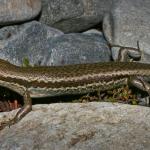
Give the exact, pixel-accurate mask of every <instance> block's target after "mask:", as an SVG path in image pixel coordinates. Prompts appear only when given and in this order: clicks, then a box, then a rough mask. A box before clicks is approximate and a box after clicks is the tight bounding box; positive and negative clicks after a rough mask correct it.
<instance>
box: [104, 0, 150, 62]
mask: <svg viewBox="0 0 150 150" xmlns="http://www.w3.org/2000/svg"><path fill="white" fill-rule="evenodd" d="M149 14H150V1H149V0H123V1H122V0H115V1H114V3H113V6H112V8H111V11H110V13H109V14H107V15H105V17H104V22H103V30H104V34H105V37H106V39H107V40H108V41H109V43H111V44H116V45H121V46H128V47H135V48H137V41H139V45H140V49H141V51H142V58H141V61H142V62H150V59H149V57H150V42H149V41H150V32H149V31H150V26H149V24H150V15H149ZM117 49H118V48H114V49H113V57H114V58H116V56H117V54H116V53H117Z"/></svg>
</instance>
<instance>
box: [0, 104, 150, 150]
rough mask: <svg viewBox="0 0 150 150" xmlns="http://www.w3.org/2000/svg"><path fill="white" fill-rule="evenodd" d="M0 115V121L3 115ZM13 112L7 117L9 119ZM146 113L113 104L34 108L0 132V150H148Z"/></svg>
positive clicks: (148, 115) (149, 136)
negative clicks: (17, 121)
mask: <svg viewBox="0 0 150 150" xmlns="http://www.w3.org/2000/svg"><path fill="white" fill-rule="evenodd" d="M4 114H5V115H8V113H2V114H0V121H1V119H2V116H3V115H4ZM12 114H13V115H14V114H15V112H14V111H13V112H11V113H9V117H11V116H12ZM149 139H150V109H149V108H146V107H139V106H131V105H123V104H117V103H114V104H112V103H97V102H93V103H72V104H69V103H68V104H50V105H37V106H34V107H33V111H32V112H30V113H29V114H28V115H27V116H25V118H23V119H22V120H21V121H20V122H19V123H17V124H15V125H13V126H11V127H10V128H9V127H7V128H5V129H3V130H1V131H0V149H2V150H3V149H29V148H30V149H49V150H58V149H59V150H68V149H70V150H100V149H102V150H112V149H114V150H129V149H130V150H135V149H136V150H141V149H143V150H149V148H150V140H149Z"/></svg>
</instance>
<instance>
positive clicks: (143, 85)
mask: <svg viewBox="0 0 150 150" xmlns="http://www.w3.org/2000/svg"><path fill="white" fill-rule="evenodd" d="M129 82H130V83H131V84H132V85H134V86H135V87H137V88H138V89H140V90H142V91H145V92H147V93H148V95H149V97H150V84H149V83H148V82H146V81H145V80H144V78H143V77H135V78H132V79H130V81H129ZM148 105H150V99H149V102H148Z"/></svg>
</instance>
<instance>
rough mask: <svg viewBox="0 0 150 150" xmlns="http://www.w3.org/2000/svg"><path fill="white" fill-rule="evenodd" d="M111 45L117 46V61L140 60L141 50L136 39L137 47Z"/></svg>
mask: <svg viewBox="0 0 150 150" xmlns="http://www.w3.org/2000/svg"><path fill="white" fill-rule="evenodd" d="M110 46H111V48H112V47H119V48H120V49H119V53H118V59H117V61H119V62H129V61H132V60H140V59H141V55H142V52H141V50H140V47H139V41H137V48H134V47H125V46H120V45H111V44H110Z"/></svg>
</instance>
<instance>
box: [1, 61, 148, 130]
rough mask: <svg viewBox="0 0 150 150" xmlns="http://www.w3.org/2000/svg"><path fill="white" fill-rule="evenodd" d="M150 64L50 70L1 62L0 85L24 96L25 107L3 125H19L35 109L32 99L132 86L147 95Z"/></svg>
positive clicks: (133, 63) (117, 64)
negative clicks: (146, 78) (146, 79)
mask: <svg viewBox="0 0 150 150" xmlns="http://www.w3.org/2000/svg"><path fill="white" fill-rule="evenodd" d="M146 76H148V77H149V76H150V64H142V63H135V62H105V63H95V64H79V65H68V66H51V67H18V66H15V65H12V64H10V63H9V62H7V61H4V60H0V86H2V87H6V88H9V89H11V90H14V91H16V92H17V93H19V94H21V95H22V96H23V99H24V106H23V108H21V109H20V110H19V111H18V113H17V114H16V116H15V117H14V118H13V119H12V120H10V121H8V122H4V123H0V126H1V127H2V126H6V125H11V124H14V123H16V122H18V121H19V120H20V119H21V118H23V116H25V115H26V114H27V113H28V112H29V111H31V109H32V102H31V98H32V97H47V96H56V95H64V94H65V95H66V94H80V93H82V94H83V93H89V92H93V91H104V90H108V89H114V88H117V87H119V86H122V85H126V84H132V85H134V86H136V87H138V88H139V89H141V90H143V91H146V92H148V94H149V95H150V85H149V83H147V82H146V81H145V80H144V78H143V77H146Z"/></svg>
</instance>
